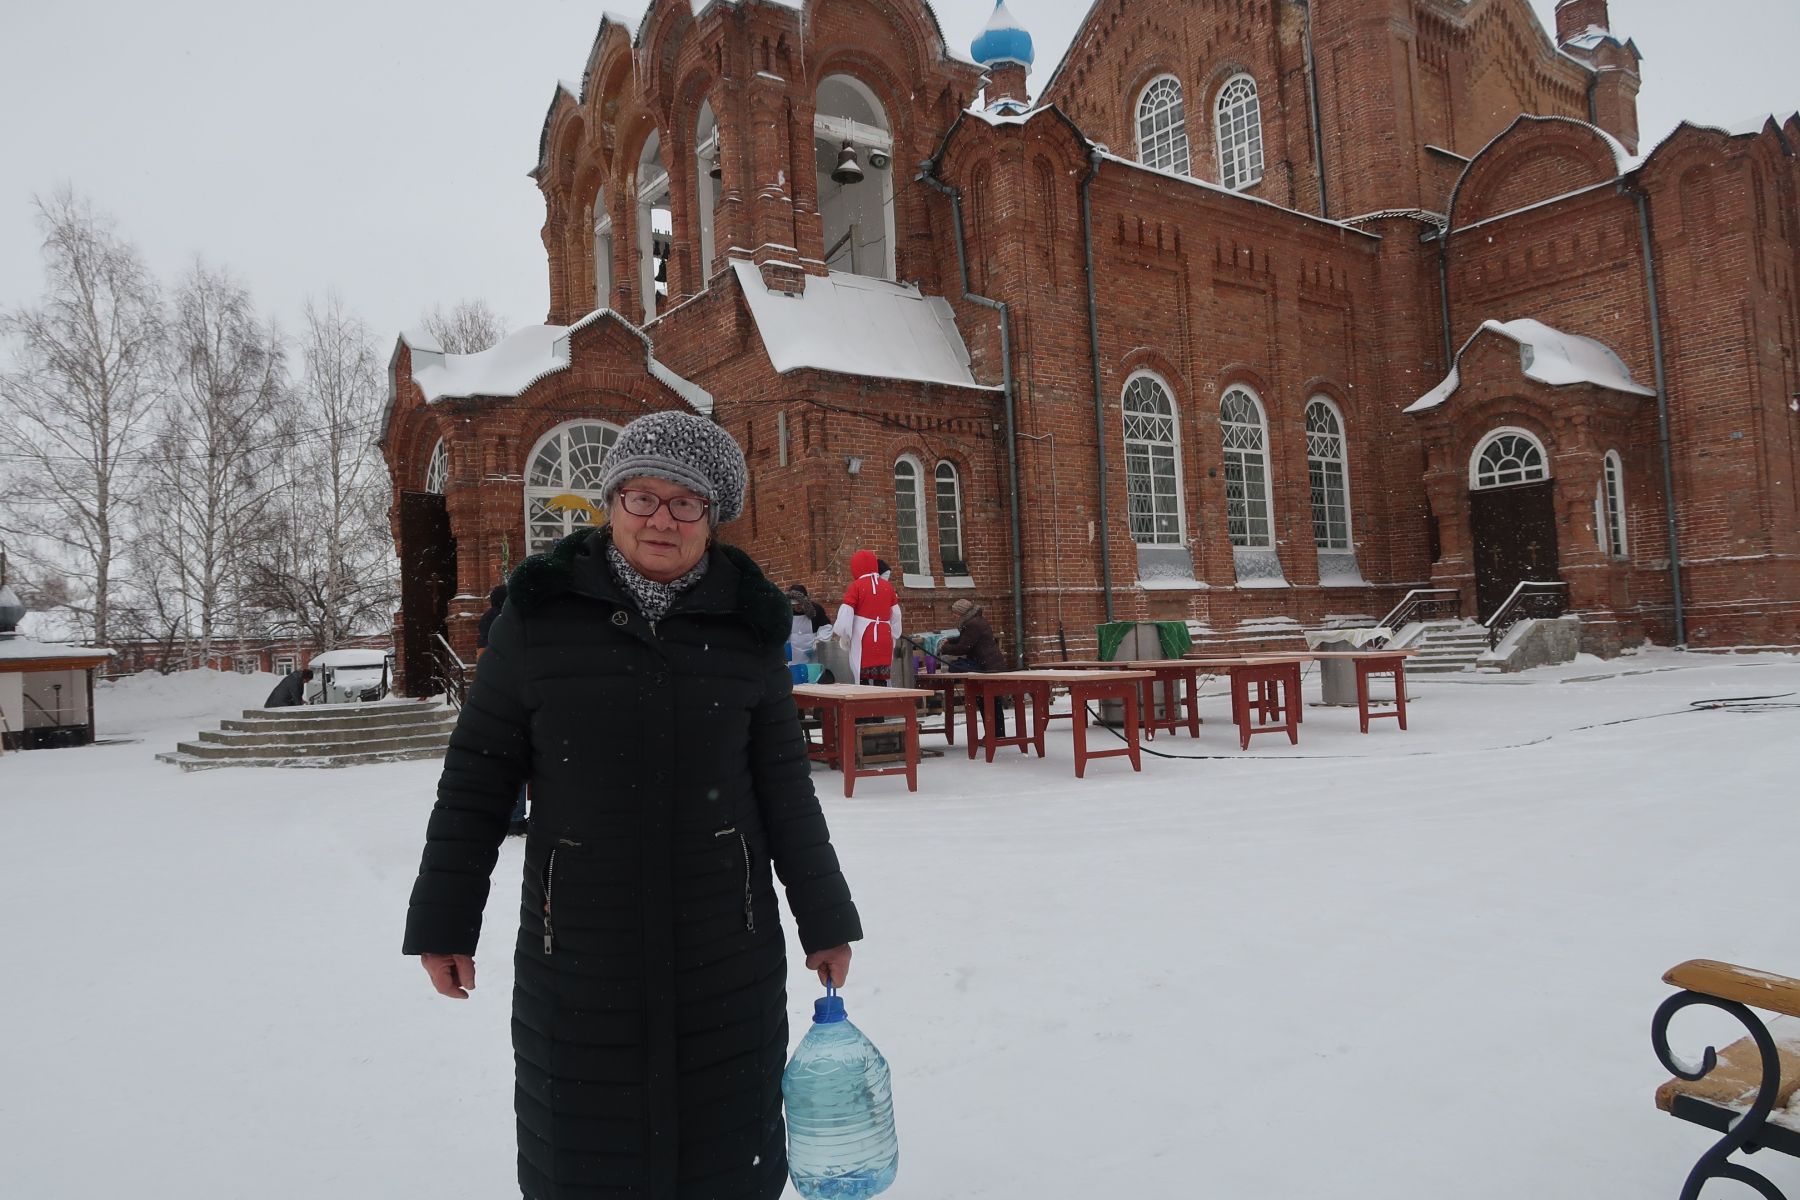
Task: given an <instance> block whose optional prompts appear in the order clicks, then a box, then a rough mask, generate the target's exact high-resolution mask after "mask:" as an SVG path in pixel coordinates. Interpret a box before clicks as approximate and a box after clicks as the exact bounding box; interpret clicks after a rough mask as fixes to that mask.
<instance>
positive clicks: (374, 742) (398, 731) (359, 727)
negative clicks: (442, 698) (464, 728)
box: [156, 703, 456, 771]
mask: <svg viewBox="0 0 1800 1200" xmlns="http://www.w3.org/2000/svg"><path fill="white" fill-rule="evenodd" d="M220 726H221V728H219V729H215V730H203V731H201V733H200V734H199V737H198V740H196V741H191V742H182V743H180V744H179V745H177V746H176V747H175V749H174V751H172V752H170V753H166V754H158V755H157V756H156V757H157V758H158V759H159V760H160V761H162V762H166V763H173V764H174V765H176V766H178V767H180V768H182V769H183V770H184V771H199V770H205V769H207V768H209V767H347V766H354V765H357V764H361V763H374V762H401V761H404V760H407V759H415V758H436V757H440V756H442V754H443V753H444V747H445V746H446V745H448V744H449V741H450V731H451V730H452V729H454V728H455V727H456V711H455V710H454V709H452V708H448V707H446V706H444V705H441V704H418V703H405V704H363V705H355V704H336V705H330V706H325V707H318V708H275V709H249V710H246V711H245V712H244V714H243V716H242V717H241V718H232V719H230V720H226V721H221V722H220Z"/></svg>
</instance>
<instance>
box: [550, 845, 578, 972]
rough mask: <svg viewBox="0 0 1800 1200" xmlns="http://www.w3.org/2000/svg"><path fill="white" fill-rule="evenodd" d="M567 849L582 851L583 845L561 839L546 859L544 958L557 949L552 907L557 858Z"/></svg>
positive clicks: (551, 846) (554, 893) (551, 847)
mask: <svg viewBox="0 0 1800 1200" xmlns="http://www.w3.org/2000/svg"><path fill="white" fill-rule="evenodd" d="M565 849H568V850H580V849H581V843H580V842H578V841H576V840H575V839H573V838H565V837H559V838H557V839H556V841H554V842H552V843H551V845H550V853H549V855H548V856H547V857H546V858H545V859H544V880H543V883H544V956H545V957H546V958H547V957H549V956H550V955H551V954H552V953H554V952H555V949H556V926H555V924H554V921H555V915H554V913H553V912H552V907H553V904H554V902H555V895H556V856H557V855H559V854H561V853H562V852H563V851H564V850H565Z"/></svg>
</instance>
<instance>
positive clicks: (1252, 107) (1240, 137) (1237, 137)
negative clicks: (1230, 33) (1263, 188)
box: [1216, 75, 1263, 191]
mask: <svg viewBox="0 0 1800 1200" xmlns="http://www.w3.org/2000/svg"><path fill="white" fill-rule="evenodd" d="M1216 110H1217V114H1218V125H1219V182H1220V183H1222V184H1224V185H1225V186H1226V187H1228V188H1231V189H1232V190H1234V191H1236V190H1240V189H1242V188H1247V187H1249V186H1250V185H1251V184H1253V183H1256V182H1257V181H1258V180H1260V179H1261V178H1262V176H1263V148H1262V108H1261V106H1260V105H1258V104H1257V100H1256V80H1254V79H1252V78H1250V76H1248V75H1234V76H1232V77H1231V78H1230V79H1228V80H1226V81H1225V86H1224V87H1222V88H1220V89H1219V102H1218V104H1217V106H1216Z"/></svg>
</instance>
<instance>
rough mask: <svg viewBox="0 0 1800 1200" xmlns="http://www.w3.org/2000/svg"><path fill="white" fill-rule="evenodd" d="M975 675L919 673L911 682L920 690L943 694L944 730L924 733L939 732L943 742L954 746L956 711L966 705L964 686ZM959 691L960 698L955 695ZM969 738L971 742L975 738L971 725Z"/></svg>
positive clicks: (948, 672) (966, 672)
mask: <svg viewBox="0 0 1800 1200" xmlns="http://www.w3.org/2000/svg"><path fill="white" fill-rule="evenodd" d="M977 675H978V672H975V671H921V672H919V674H918V675H917V676H916V677H915V678H914V680H913V682H914V683H916V684H917V685H918V686H920V687H922V688H931V689H932V690H934V691H938V692H942V693H943V694H944V728H943V729H942V730H937V731H933V730H927V731H926V732H928V733H930V732H941V733H942V734H943V735H944V740H945V741H946V742H948V743H949V744H950V745H952V746H954V745H956V710H957V709H958V708H959V707H962V706H964V705H966V704H967V701H968V688H967V686H966V684H967V682H968V681H969V680H970V679H973V678H976V677H977ZM959 690H960V691H961V692H962V693H963V695H962V696H960V697H959V696H958V695H957V692H958V691H959ZM974 711H975V710H974V709H973V708H972V707H971V708H970V709H969V712H970V714H971V715H973V713H974ZM969 737H970V739H971V740H973V739H974V737H975V727H974V725H972V724H971V725H970V726H969Z"/></svg>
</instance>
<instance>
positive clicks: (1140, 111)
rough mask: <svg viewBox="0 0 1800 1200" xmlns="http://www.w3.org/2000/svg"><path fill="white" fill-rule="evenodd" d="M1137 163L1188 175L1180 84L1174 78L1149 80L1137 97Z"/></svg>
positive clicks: (1185, 130)
mask: <svg viewBox="0 0 1800 1200" xmlns="http://www.w3.org/2000/svg"><path fill="white" fill-rule="evenodd" d="M1137 138H1138V161H1139V162H1141V163H1143V164H1144V165H1145V166H1146V167H1155V168H1157V169H1158V170H1162V171H1174V172H1175V173H1176V174H1178V175H1187V174H1190V173H1191V172H1190V171H1189V169H1188V138H1187V125H1186V124H1184V121H1183V117H1182V108H1181V84H1180V83H1179V82H1178V81H1177V80H1176V78H1175V77H1174V76H1173V75H1164V76H1162V77H1161V78H1159V79H1152V80H1151V81H1150V83H1149V86H1147V87H1146V88H1144V90H1143V91H1142V92H1141V93H1140V94H1139V95H1138V104H1137Z"/></svg>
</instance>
